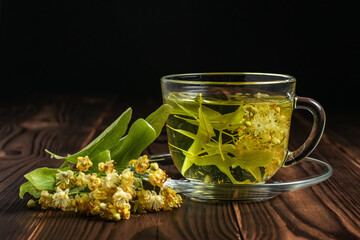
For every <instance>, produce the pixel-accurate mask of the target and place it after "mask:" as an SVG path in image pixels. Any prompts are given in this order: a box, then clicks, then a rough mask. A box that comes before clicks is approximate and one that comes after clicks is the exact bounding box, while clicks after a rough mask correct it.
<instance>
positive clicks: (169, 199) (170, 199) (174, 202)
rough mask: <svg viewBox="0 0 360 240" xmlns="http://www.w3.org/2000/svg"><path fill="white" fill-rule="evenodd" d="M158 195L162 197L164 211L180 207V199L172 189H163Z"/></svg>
mask: <svg viewBox="0 0 360 240" xmlns="http://www.w3.org/2000/svg"><path fill="white" fill-rule="evenodd" d="M160 194H161V195H162V196H163V197H164V210H172V209H173V208H178V207H180V204H181V203H182V198H181V196H180V195H179V194H177V193H176V192H175V191H174V190H173V189H171V188H169V187H165V188H163V189H161V191H160Z"/></svg>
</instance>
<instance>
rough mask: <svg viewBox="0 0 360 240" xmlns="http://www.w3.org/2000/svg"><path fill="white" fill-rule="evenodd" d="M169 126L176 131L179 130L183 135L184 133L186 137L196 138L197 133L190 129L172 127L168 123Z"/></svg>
mask: <svg viewBox="0 0 360 240" xmlns="http://www.w3.org/2000/svg"><path fill="white" fill-rule="evenodd" d="M167 127H168V128H169V129H171V130H173V131H175V132H178V133H180V134H182V135H184V136H186V137H188V138H191V139H194V140H195V137H196V135H195V134H194V133H192V132H189V131H186V130H182V129H176V128H172V127H170V126H169V125H167Z"/></svg>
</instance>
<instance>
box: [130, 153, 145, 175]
mask: <svg viewBox="0 0 360 240" xmlns="http://www.w3.org/2000/svg"><path fill="white" fill-rule="evenodd" d="M130 163H131V164H132V166H133V167H134V168H135V171H136V172H137V173H139V174H144V173H145V172H146V171H147V169H148V168H149V160H148V157H147V155H143V156H141V157H139V158H138V159H137V160H132V161H131V162H130Z"/></svg>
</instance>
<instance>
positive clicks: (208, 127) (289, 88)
mask: <svg viewBox="0 0 360 240" xmlns="http://www.w3.org/2000/svg"><path fill="white" fill-rule="evenodd" d="M295 84H296V80H295V78H294V77H292V76H289V75H284V74H270V73H247V72H235V73H233V72H231V73H193V74H176V75H168V76H164V77H162V79H161V86H162V93H163V101H164V103H167V104H170V105H171V106H173V111H172V113H171V114H170V116H169V118H168V120H167V123H166V129H167V135H168V144H169V150H170V154H171V157H172V159H173V161H174V164H175V166H176V167H177V169H178V170H179V171H180V173H181V174H182V175H183V176H184V177H185V178H187V179H188V180H190V181H199V182H206V183H232V184H242V183H264V182H266V181H267V180H268V179H270V178H271V177H272V176H273V175H274V174H275V173H276V171H277V170H278V169H279V168H281V167H287V166H292V165H293V164H296V163H297V162H299V161H301V160H302V159H303V158H305V157H306V156H308V155H309V154H310V153H311V152H312V151H313V150H314V148H315V147H316V145H317V144H318V142H319V140H320V138H321V136H322V133H323V131H324V126H325V112H324V110H323V108H322V107H321V105H320V104H319V103H318V102H316V101H315V100H313V99H311V98H306V97H298V96H296V95H295ZM293 109H307V110H309V111H310V112H311V113H312V115H313V118H314V123H313V127H312V130H311V133H310V135H309V137H308V138H307V140H306V141H305V143H304V144H303V145H302V146H301V147H300V148H299V149H297V150H295V151H293V152H292V151H289V150H288V140H289V133H290V123H291V116H292V111H293Z"/></svg>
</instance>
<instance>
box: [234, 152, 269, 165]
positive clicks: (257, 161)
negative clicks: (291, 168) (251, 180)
mask: <svg viewBox="0 0 360 240" xmlns="http://www.w3.org/2000/svg"><path fill="white" fill-rule="evenodd" d="M273 155H274V154H273V153H272V152H269V151H263V150H251V151H247V152H245V153H243V154H242V155H241V157H240V158H238V159H237V163H238V164H239V166H240V167H241V168H245V169H251V168H259V167H263V166H266V165H267V164H268V163H270V161H271V160H272V159H273Z"/></svg>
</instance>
